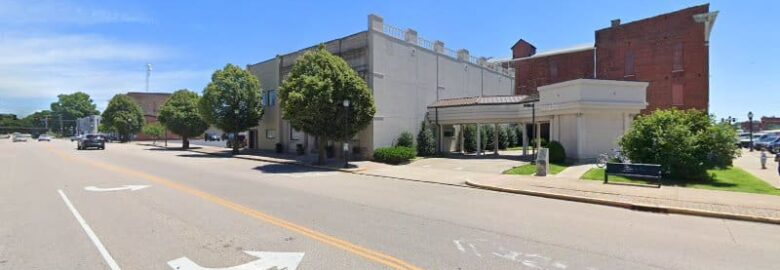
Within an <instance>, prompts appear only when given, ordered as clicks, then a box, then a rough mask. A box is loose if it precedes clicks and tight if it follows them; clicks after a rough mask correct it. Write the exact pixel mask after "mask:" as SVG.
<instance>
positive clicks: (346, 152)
mask: <svg viewBox="0 0 780 270" xmlns="http://www.w3.org/2000/svg"><path fill="white" fill-rule="evenodd" d="M342 105H344V110H345V113H346V117H344V124H345V126H346V129H347V139H346V141H345V142H344V149H342V150H343V151H344V168H349V133H350V131H349V99H345V100H344V102H342Z"/></svg>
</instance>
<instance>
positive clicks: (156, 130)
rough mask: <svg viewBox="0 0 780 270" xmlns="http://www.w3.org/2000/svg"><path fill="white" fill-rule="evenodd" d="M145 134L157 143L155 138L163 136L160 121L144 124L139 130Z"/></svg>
mask: <svg viewBox="0 0 780 270" xmlns="http://www.w3.org/2000/svg"><path fill="white" fill-rule="evenodd" d="M141 132H142V133H143V134H145V135H146V136H149V137H152V138H154V142H153V144H157V140H159V139H160V138H162V137H163V136H165V127H163V125H161V124H160V123H150V124H146V125H144V127H143V130H142V131H141Z"/></svg>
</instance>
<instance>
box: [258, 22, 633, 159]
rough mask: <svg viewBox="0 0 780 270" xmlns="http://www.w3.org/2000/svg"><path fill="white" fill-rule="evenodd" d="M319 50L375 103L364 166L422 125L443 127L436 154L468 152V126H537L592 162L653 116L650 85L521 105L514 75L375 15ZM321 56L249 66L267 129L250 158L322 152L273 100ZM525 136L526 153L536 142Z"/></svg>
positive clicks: (595, 89) (585, 91) (562, 94)
mask: <svg viewBox="0 0 780 270" xmlns="http://www.w3.org/2000/svg"><path fill="white" fill-rule="evenodd" d="M323 44H324V45H325V47H326V49H327V50H328V51H330V52H331V53H333V54H335V55H337V56H339V57H341V58H343V59H344V60H345V61H346V62H347V63H348V64H349V65H350V66H351V67H352V68H353V69H354V70H355V71H357V72H358V74H359V75H360V76H362V78H363V79H364V80H365V81H366V82H367V83H368V86H369V88H370V89H371V91H372V93H373V95H374V99H375V102H376V107H377V112H376V115H375V116H374V120H373V121H372V123H371V124H370V125H369V126H368V127H367V128H366V129H365V130H363V131H362V132H360V133H359V134H358V135H357V136H356V137H355V138H354V139H353V141H352V142H351V143H350V146H351V151H352V152H353V154H355V155H357V156H362V157H370V154H371V153H372V152H373V150H374V149H376V148H378V147H385V146H391V145H392V144H393V143H394V140H395V139H396V138H397V137H398V136H399V135H400V134H401V133H402V132H404V131H408V132H411V133H412V134H417V132H418V130H419V128H420V124H421V122H422V121H423V120H427V121H430V122H431V123H433V124H434V125H437V126H438V127H440V128H438V129H437V130H438V134H437V136H436V137H437V138H438V143H439V149H440V150H441V151H443V152H454V151H462V149H463V145H462V141H463V140H462V132H461V130H462V127H463V124H480V125H484V124H491V125H493V124H495V125H497V124H503V123H513V124H521V125H525V126H526V128H525V129H523V130H532V129H530V127H532V126H533V125H532V123H534V122H533V121H532V119H533V120H536V121H535V123H536V125H537V128H536V129H534V130H536V133H537V134H536V136H542V137H545V138H547V139H552V140H558V141H560V142H561V143H562V144H563V145H564V147H566V149H567V155H568V156H569V158H571V159H573V160H588V159H593V158H595V157H596V156H597V155H598V154H599V153H602V152H606V151H609V150H610V149H611V148H613V147H614V146H615V142H616V140H617V138H619V137H620V136H621V135H622V134H624V132H625V131H626V130H627V128H628V127H630V124H631V121H632V119H633V117H634V116H635V115H637V114H638V113H639V111H640V110H642V109H644V108H645V107H646V106H647V103H646V101H645V89H646V87H647V83H644V82H616V81H603V80H575V81H568V82H562V83H559V84H555V85H549V86H546V87H543V88H540V89H539V93H540V94H539V96H517V95H515V94H514V84H515V80H514V78H513V74H514V72H513V71H512V70H510V69H506V68H504V67H503V66H502V65H500V64H495V63H491V62H490V61H488V60H487V59H486V58H477V57H473V56H471V55H470V54H469V52H468V50H465V49H461V50H457V51H455V50H451V49H448V48H446V47H445V46H444V43H443V42H441V41H429V40H426V39H423V38H421V37H419V36H418V35H417V32H416V31H414V30H412V29H406V30H403V29H399V28H396V27H393V26H390V25H387V24H384V22H383V19H382V18H381V17H378V16H376V15H369V17H368V29H367V30H366V31H361V32H358V33H355V34H352V35H349V36H346V37H343V38H340V39H336V40H331V41H328V42H324V43H323ZM316 47H317V45H314V46H312V47H309V48H305V49H301V50H298V51H295V52H293V53H289V54H284V55H278V56H276V57H274V58H271V59H268V60H266V61H263V62H260V63H257V64H253V65H249V66H248V69H249V71H250V72H251V73H252V74H254V75H255V76H256V77H257V78H258V79H259V80H260V82H261V86H262V88H263V102H264V104H263V105H264V106H265V115H264V117H263V120H262V121H261V122H260V124H259V125H258V126H257V127H256V128H253V129H251V130H250V132H249V146H250V147H251V148H259V149H266V150H273V149H278V148H281V149H282V150H283V151H285V152H291V153H293V152H296V150H297V149H298V148H303V149H305V152H306V153H312V152H314V151H316V149H317V147H316V142H315V140H314V138H313V137H312V136H309V135H307V134H303V133H302V132H298V131H296V130H293V129H292V128H291V127H290V125H289V123H288V122H287V121H284V120H283V119H282V116H281V111H280V108H279V102H278V101H277V100H276V91H277V89H278V88H279V86H280V84H281V82H282V81H283V80H284V79H285V78H286V76H287V74H288V73H289V71H290V70H291V68H292V65H293V64H294V63H295V61H296V59H297V58H298V57H300V56H301V55H302V54H303V53H305V52H306V51H307V50H311V49H315V48H316ZM532 113H533V114H535V116H536V117H532V116H533V115H532ZM478 126H479V125H478ZM526 133H527V132H523V135H524V137H525V138H524V140H523V142H524V145H526V146H527V144H528V141H529V139H528V137H530V136H531V134H526ZM542 133H544V134H542ZM496 134H497V133H496ZM495 141H497V140H495ZM336 149H340V147H336Z"/></svg>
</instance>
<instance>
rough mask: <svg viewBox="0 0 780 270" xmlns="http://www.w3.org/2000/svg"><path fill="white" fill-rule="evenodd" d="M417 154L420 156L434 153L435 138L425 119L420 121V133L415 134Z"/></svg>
mask: <svg viewBox="0 0 780 270" xmlns="http://www.w3.org/2000/svg"><path fill="white" fill-rule="evenodd" d="M417 154H418V155H420V156H432V155H434V154H436V139H435V138H433V131H432V130H431V128H430V125H428V124H427V123H426V122H425V121H423V122H422V126H421V127H420V133H419V134H417Z"/></svg>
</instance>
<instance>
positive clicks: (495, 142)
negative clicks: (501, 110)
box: [493, 124, 499, 155]
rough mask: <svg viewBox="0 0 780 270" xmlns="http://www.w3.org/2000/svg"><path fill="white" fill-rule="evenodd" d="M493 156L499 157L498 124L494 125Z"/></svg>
mask: <svg viewBox="0 0 780 270" xmlns="http://www.w3.org/2000/svg"><path fill="white" fill-rule="evenodd" d="M493 130H494V131H493V154H496V155H498V132H499V130H498V124H493Z"/></svg>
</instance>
